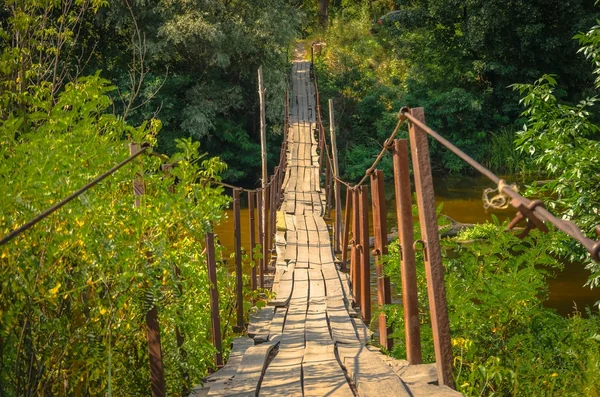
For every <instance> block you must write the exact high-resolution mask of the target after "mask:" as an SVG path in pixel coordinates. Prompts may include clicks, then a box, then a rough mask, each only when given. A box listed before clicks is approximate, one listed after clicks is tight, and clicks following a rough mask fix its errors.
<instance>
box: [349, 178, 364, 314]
mask: <svg viewBox="0 0 600 397" xmlns="http://www.w3.org/2000/svg"><path fill="white" fill-rule="evenodd" d="M351 193H352V208H353V211H352V240H353V241H354V244H352V252H351V256H350V260H351V263H350V276H351V278H350V279H351V280H352V292H353V293H354V302H355V303H356V304H357V305H360V302H361V299H360V298H361V296H360V294H361V286H360V285H361V281H362V277H361V276H360V244H361V239H360V210H359V205H358V189H357V188H354V189H352V191H351Z"/></svg>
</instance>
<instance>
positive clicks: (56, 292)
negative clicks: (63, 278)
mask: <svg viewBox="0 0 600 397" xmlns="http://www.w3.org/2000/svg"><path fill="white" fill-rule="evenodd" d="M60 286H61V284H60V283H58V284H56V287H54V288H52V289H51V290H50V291H49V292H50V294H51V295H52V296H56V294H58V290H59V289H60Z"/></svg>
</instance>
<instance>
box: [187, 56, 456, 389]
mask: <svg viewBox="0 0 600 397" xmlns="http://www.w3.org/2000/svg"><path fill="white" fill-rule="evenodd" d="M310 66H311V65H310V63H309V62H303V61H296V62H294V64H293V68H292V90H293V92H292V95H291V96H290V102H291V104H290V129H289V133H288V153H287V156H288V167H287V170H286V175H285V178H284V183H283V186H282V189H283V192H282V194H283V195H284V197H285V200H284V201H283V203H282V206H281V208H280V209H279V212H278V214H277V219H278V221H277V228H276V230H277V231H276V238H275V241H276V242H277V243H276V250H277V258H278V259H277V264H276V267H275V277H274V285H273V291H274V292H275V293H276V298H275V299H273V300H272V301H271V302H269V305H268V306H267V307H266V308H263V309H262V310H261V311H259V312H258V313H256V314H254V315H252V316H251V324H250V326H249V327H248V334H249V336H250V337H253V338H254V345H251V346H249V345H248V343H247V339H243V338H240V339H236V342H235V343H234V351H233V353H232V355H231V357H230V360H229V362H228V363H227V365H226V366H225V367H224V368H223V369H221V370H220V371H218V372H217V373H215V374H213V375H212V376H211V377H210V378H209V379H207V383H206V385H205V387H204V388H203V389H201V388H198V389H195V391H194V392H193V393H192V395H210V396H213V395H214V396H217V395H219V396H315V397H316V396H356V395H358V396H416V397H418V396H421V395H422V396H424V395H427V396H434V395H439V396H460V394H459V393H456V392H454V391H452V390H450V389H448V388H446V387H443V388H442V387H437V386H432V385H429V384H428V382H431V381H432V379H431V377H430V376H429V374H430V372H431V371H430V367H426V366H423V367H424V369H423V371H425V372H426V373H427V374H428V376H423V377H421V378H419V376H418V374H419V373H420V372H419V371H420V369H419V368H417V367H420V366H409V367H411V368H413V369H414V370H412V371H409V372H408V373H410V374H411V377H410V381H403V379H402V378H401V376H400V375H398V374H399V373H404V372H406V371H404V372H402V371H403V368H405V367H407V366H408V363H406V362H403V361H398V360H394V359H391V358H388V357H385V356H383V355H381V354H380V353H379V352H377V351H376V349H373V348H367V343H368V342H369V339H370V335H369V332H368V331H367V328H366V327H365V324H364V323H363V322H362V320H360V319H356V318H352V317H351V316H350V314H349V310H352V308H351V307H350V306H349V305H350V302H351V301H352V299H351V297H350V296H349V294H350V293H351V291H349V287H348V282H347V277H346V275H345V274H340V272H338V270H337V269H336V267H335V263H334V259H335V258H334V255H333V250H332V246H331V239H330V236H329V231H328V229H327V225H326V224H325V221H324V220H323V208H324V205H323V202H322V198H323V197H324V195H323V194H322V193H323V192H322V188H321V181H320V177H321V176H320V175H319V169H320V167H319V163H318V161H319V156H318V155H317V146H318V144H317V139H316V137H315V134H316V128H317V125H316V119H315V115H316V104H315V91H314V85H313V82H312V81H311V77H310ZM352 311H353V310H352ZM425 367H426V368H425ZM221 373H222V374H221ZM433 381H435V379H433ZM420 390H424V391H425V392H424V393H420V392H419V391H420Z"/></svg>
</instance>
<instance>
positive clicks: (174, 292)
mask: <svg viewBox="0 0 600 397" xmlns="http://www.w3.org/2000/svg"><path fill="white" fill-rule="evenodd" d="M159 3H161V4H158V5H156V7H153V8H152V9H149V8H144V7H142V6H143V5H145V2H139V4H137V3H135V4H134V3H132V2H129V1H125V2H124V3H122V4H121V3H119V4H116V3H111V4H110V6H111V8H107V7H108V6H109V4H108V3H106V2H104V1H91V2H90V1H83V2H79V1H77V2H75V1H47V2H38V1H18V2H17V1H4V2H1V3H0V14H1V17H2V18H1V19H0V21H1V22H0V23H1V25H0V49H1V55H0V158H2V162H1V163H0V197H1V198H2V199H1V200H0V234H1V235H2V236H5V235H6V234H8V233H9V232H10V231H11V230H13V229H14V228H16V227H17V226H19V225H22V224H23V223H25V222H26V221H28V220H29V219H31V218H32V217H33V216H35V215H37V214H38V213H39V212H40V211H42V210H44V209H46V208H48V207H50V206H51V205H52V204H55V203H57V202H58V201H59V200H61V199H63V198H64V197H66V196H67V195H68V194H70V193H72V192H73V191H74V190H76V189H78V188H79V187H81V186H83V185H85V184H86V183H88V182H89V181H90V180H91V179H92V178H94V177H95V176H97V175H99V174H100V173H102V172H104V171H106V170H108V169H109V168H111V167H112V166H114V165H115V164H116V163H118V162H120V161H122V160H123V159H125V158H127V157H128V156H129V150H128V143H129V142H136V143H142V142H145V143H148V144H149V145H150V146H151V147H153V148H154V149H156V147H157V146H158V147H159V148H164V147H165V146H168V147H169V152H170V154H172V155H171V156H167V158H166V160H165V158H164V156H163V157H161V158H159V157H154V156H142V157H140V160H139V161H137V160H136V161H134V162H133V163H132V164H130V165H128V166H126V167H125V168H123V169H122V170H120V171H119V172H117V173H116V174H115V175H113V176H112V177H110V178H108V179H107V180H105V181H104V182H102V183H101V184H100V185H98V186H96V187H95V188H93V189H92V190H89V191H88V192H86V193H84V194H83V195H81V196H80V197H79V199H77V200H75V201H74V202H71V203H69V204H68V205H67V206H66V207H64V208H62V209H61V210H60V211H58V212H57V213H56V214H54V215H52V216H50V217H49V218H48V219H46V220H44V221H43V222H41V223H39V224H37V225H36V226H35V227H33V228H32V229H30V230H28V231H27V232H25V233H23V234H21V235H20V236H18V237H17V238H15V239H14V240H12V241H11V242H9V243H8V244H5V245H3V246H2V247H0V285H1V287H0V395H2V396H17V395H18V396H23V395H28V396H31V395H57V396H67V395H112V394H113V393H114V394H115V395H117V394H118V395H132V396H141V395H149V394H150V393H151V392H150V375H149V360H148V353H147V342H146V321H145V318H146V314H147V313H148V311H149V310H150V309H151V308H153V307H155V308H157V310H158V321H159V324H160V330H161V342H162V352H163V361H164V364H165V371H166V372H165V376H166V384H167V387H168V389H167V393H168V394H169V395H174V394H180V393H181V392H182V391H183V390H186V389H187V390H189V389H190V388H191V387H193V386H195V385H196V384H198V383H199V382H200V379H201V377H202V376H204V375H205V374H206V372H207V370H208V369H209V368H211V367H212V366H213V365H214V362H213V354H214V347H213V346H212V343H211V327H210V311H209V310H206V308H207V307H209V302H208V299H209V295H208V290H209V282H208V278H207V270H206V251H205V248H206V247H205V243H204V238H205V233H206V232H208V231H211V230H212V227H213V226H212V225H213V224H214V223H216V222H219V221H220V220H221V218H222V217H223V216H224V212H223V209H224V207H225V206H226V205H227V203H228V202H229V199H228V198H227V197H226V196H225V195H223V190H222V188H220V187H216V186H215V185H213V184H211V183H209V181H217V182H218V181H219V180H220V179H221V177H222V176H223V175H224V174H225V173H226V171H227V170H228V168H227V165H226V164H225V163H224V162H223V160H222V159H220V158H218V157H211V156H210V155H209V154H207V153H204V152H203V151H201V149H200V143H199V142H198V140H197V139H198V138H200V137H201V136H202V134H204V135H209V133H210V132H211V131H214V128H217V125H222V122H221V121H220V120H223V117H228V116H229V112H233V111H234V110H235V111H240V110H242V109H243V108H244V107H243V106H242V104H244V105H245V104H246V102H245V101H244V99H243V95H245V94H246V92H247V91H245V90H244V89H243V88H241V87H237V86H235V84H233V83H230V84H229V85H228V84H227V83H225V81H226V79H224V80H219V75H220V74H221V73H220V72H222V73H223V74H222V75H226V73H225V71H226V70H229V73H232V74H234V75H235V78H234V77H232V78H231V79H230V80H231V81H238V80H236V79H238V78H239V79H240V80H239V81H241V80H242V79H243V81H246V82H247V84H248V86H251V85H252V82H251V81H250V78H249V77H247V76H244V75H238V74H236V73H241V72H240V71H239V70H238V71H237V72H235V71H234V69H233V68H234V67H233V66H231V67H230V66H229V65H236V66H235V67H239V66H240V65H241V63H240V62H239V61H235V62H233V59H234V57H242V58H245V57H248V55H249V54H250V53H252V54H255V55H256V54H260V56H261V57H265V58H264V59H263V60H269V59H271V58H269V57H273V60H272V61H273V64H271V65H270V66H271V67H272V69H269V70H271V71H277V68H278V64H277V62H276V60H277V59H279V58H280V57H279V55H278V54H277V53H276V51H280V49H278V48H279V47H278V41H277V39H281V38H282V37H286V36H269V37H266V36H262V35H263V33H264V30H263V29H261V28H260V27H259V26H251V27H249V26H246V25H243V24H241V22H240V19H243V18H250V17H251V16H252V15H254V17H255V18H258V19H260V18H262V17H263V16H267V14H268V16H269V17H271V16H272V17H273V18H277V14H278V13H283V12H287V11H286V9H285V8H279V9H278V8H277V7H272V8H273V9H275V12H274V10H272V9H271V7H270V6H272V5H273V4H263V3H261V5H264V7H247V8H243V7H241V6H242V5H243V4H231V3H228V4H227V5H228V6H229V7H231V8H226V5H225V4H223V5H217V4H212V3H211V4H209V3H206V4H204V3H202V4H203V6H204V7H205V8H206V7H207V8H206V9H205V11H206V12H200V11H199V10H200V9H198V8H194V7H192V6H193V5H192V4H190V3H189V2H159ZM176 3H177V4H176ZM120 4H121V5H122V6H123V7H124V8H119V7H121V5H120ZM167 6H168V7H167ZM211 7H213V8H211ZM235 7H238V8H237V9H236V8H235ZM266 7H269V8H268V9H267V8H266ZM167 11H168V12H167ZM209 11H210V12H212V14H210V13H209ZM267 11H268V12H267ZM146 12H150V13H151V14H152V15H153V16H154V17H158V16H161V18H167V20H166V21H165V20H163V19H161V20H160V21H161V24H162V25H160V29H159V26H158V25H155V27H156V28H157V29H156V31H154V34H155V36H152V37H154V38H156V39H157V41H154V42H151V40H150V38H151V35H150V34H148V35H146V33H145V31H143V30H140V25H141V24H142V22H141V20H142V19H143V16H148V15H147V14H146ZM227 12H229V14H227ZM235 12H239V13H240V15H239V16H238V17H237V18H238V19H237V21H238V22H239V23H237V25H236V24H235V23H233V24H232V23H230V22H228V23H219V24H218V25H219V26H220V27H221V28H222V29H221V30H218V29H216V28H217V27H218V26H212V27H211V25H210V24H208V23H204V24H203V23H200V22H201V21H202V20H205V19H210V18H209V16H213V23H216V22H217V21H220V19H219V18H221V16H219V17H218V18H217V14H219V13H224V14H223V15H229V16H230V17H231V18H232V19H235V18H234V16H235V15H237V14H235ZM119 13H120V14H119ZM244 13H245V14H244ZM142 14H144V15H143V16H142ZM219 15H221V14H219ZM117 16H120V18H122V20H120V22H117V21H116V20H115V19H116V18H117ZM132 17H136V18H135V19H133V18H132ZM111 18H112V19H111ZM286 21H288V22H289V19H288V20H286ZM157 22H158V21H157ZM178 22H179V23H180V24H178ZM284 22H285V21H284ZM138 23H139V24H138ZM109 25H110V34H109ZM102 26H104V27H105V30H104V31H103V30H102V29H101V27H102ZM169 26H170V27H171V30H172V31H171V33H170V34H169V32H168V30H169ZM234 26H237V27H238V29H258V30H254V31H252V32H249V31H247V32H244V31H243V30H241V31H237V32H236V31H232V29H233V27H234ZM134 28H137V29H134ZM145 28H148V26H147V25H146V26H145ZM159 31H161V32H163V33H159ZM201 31H202V32H204V33H202V34H199V32H201ZM186 33H187V34H188V35H189V36H188V37H183V38H181V42H185V43H186V44H190V45H191V44H192V43H190V40H191V39H193V38H196V39H198V38H205V37H210V38H212V40H213V42H212V43H213V45H214V46H216V47H219V48H220V47H222V49H223V51H227V50H229V51H231V52H230V53H229V57H227V56H226V55H227V54H223V53H219V52H215V51H211V50H210V49H209V48H207V46H204V47H202V51H206V52H202V53H186V52H185V51H186V48H184V47H183V45H182V44H181V43H180V42H177V40H175V38H173V36H174V35H176V34H178V35H185V34H186ZM208 33H210V35H209V36H206V34H208ZM250 33H254V36H252V35H251V34H250ZM130 34H132V35H133V41H132V40H131V36H130ZM161 35H164V36H161ZM242 36H243V37H242ZM234 39H235V40H238V42H237V44H236V42H235V40H234ZM228 40H229V41H230V43H231V44H232V47H229V46H227V45H226V43H227V41H228ZM241 41H243V42H244V43H245V44H250V43H252V44H253V46H249V45H246V46H240V42H241ZM196 44H198V43H196ZM263 47H264V48H263ZM190 48H191V47H189V48H187V50H189V49H190ZM194 48H195V49H199V48H200V46H199V45H196V47H194ZM127 49H132V50H133V51H134V54H135V55H134V57H133V59H131V58H129V57H130V56H129V55H127V54H128V53H127V52H126V50H127ZM151 49H152V50H151ZM111 50H114V52H111ZM122 50H125V51H122ZM159 50H160V51H159ZM161 51H162V52H161ZM166 52H169V54H170V57H169V58H168V59H167V57H166V55H165V54H166ZM207 54H211V56H215V57H216V58H214V59H211V60H209V59H206V58H203V62H200V61H194V62H193V63H191V60H192V59H195V57H196V56H203V57H204V56H206V55H207ZM161 57H162V59H161ZM150 60H152V61H150ZM163 60H164V61H165V65H163V66H165V68H166V66H167V65H166V63H170V64H176V65H180V66H181V65H183V64H186V63H187V64H188V66H189V68H190V69H189V71H188V72H189V73H188V75H185V76H182V74H180V71H181V70H179V71H177V69H175V68H171V69H170V73H173V74H170V75H169V76H170V78H169V79H167V81H168V82H169V84H167V83H164V85H163V86H162V88H163V89H165V91H156V89H157V86H158V85H161V84H163V81H162V77H161V78H158V77H156V76H154V75H152V73H151V72H150V70H151V66H149V65H151V64H152V62H154V66H156V65H158V64H159V63H160V62H162V61H163ZM255 61H256V62H258V61H259V59H258V58H256V59H255ZM232 62H233V63H232ZM245 66H248V67H249V68H253V67H254V66H255V65H254V64H250V63H248V64H244V67H245ZM196 67H198V68H200V67H202V68H203V69H196ZM97 69H104V71H96V70H97ZM248 70H250V69H248ZM201 71H203V72H204V73H209V74H210V75H209V76H208V77H207V76H205V75H203V74H202V73H201ZM119 73H120V76H119V77H120V78H116V77H115V76H116V75H118V74H119ZM196 73H197V74H196ZM281 73H283V72H281ZM281 73H280V74H279V78H278V77H277V76H278V75H276V74H274V73H273V74H271V77H270V79H271V80H270V83H269V87H270V88H272V91H271V95H272V96H271V97H270V100H271V101H275V99H274V98H276V96H277V89H276V87H282V84H283V83H282V81H281V80H282V78H281ZM102 76H104V77H111V78H113V79H114V80H113V82H116V83H117V84H116V85H113V84H111V82H110V81H108V80H106V79H105V78H103V77H102ZM194 76H196V77H194ZM205 78H206V79H207V80H203V79H205ZM278 79H279V80H278ZM182 81H184V82H185V84H183V85H177V84H182ZM208 82H210V84H216V85H217V86H219V87H221V88H222V89H224V90H223V91H217V90H216V88H214V87H213V88H214V89H215V93H214V95H212V96H208V95H207V94H206V95H205V94H202V93H203V92H206V90H208V91H211V90H212V89H213V88H210V89H208V88H207V84H208ZM186 91H187V92H188V93H187V95H185V92H186ZM253 91H254V87H253ZM158 92H162V96H159V94H158ZM190 92H191V93H194V95H192V94H190ZM168 93H170V95H171V96H169V95H168ZM203 95H204V96H203ZM186 98H188V99H186ZM175 99H177V101H179V102H176V101H175ZM217 99H218V101H220V102H218V101H217ZM186 100H189V101H190V102H189V103H188V106H187V107H186V106H182V103H183V102H185V101H186ZM153 101H155V102H153ZM169 101H171V102H169ZM202 101H204V102H202ZM214 101H217V103H215V102H214ZM223 101H225V102H227V104H228V105H231V106H230V107H225V106H224V105H223ZM201 103H204V105H200V104H201ZM157 104H159V105H160V106H162V107H163V108H165V109H169V108H170V107H171V106H175V107H177V108H173V107H171V111H173V112H175V111H176V110H177V111H180V110H182V109H183V111H184V114H187V115H189V117H190V118H191V119H193V120H196V121H198V120H200V121H202V120H204V122H205V124H204V127H203V128H204V129H202V128H201V126H200V125H195V124H194V122H195V121H193V120H192V121H188V124H189V125H190V127H189V128H190V129H189V130H188V131H187V132H186V133H184V134H180V135H176V134H175V135H173V134H171V135H170V138H169V139H166V140H165V138H164V137H163V136H164V135H165V133H166V135H167V136H169V131H171V132H172V131H174V130H176V129H179V128H181V125H182V124H184V123H183V121H179V122H178V123H177V127H175V126H174V125H173V120H172V119H169V117H166V119H165V123H161V121H160V120H159V119H158V118H157V117H156V116H157V114H154V113H152V112H154V110H156V108H153V110H152V112H149V111H148V109H150V108H152V107H153V106H155V105H157ZM209 105H210V106H209ZM160 106H159V107H160ZM192 106H200V108H201V109H200V110H198V111H194V110H193V109H192V108H190V107H192ZM249 106H250V107H251V106H252V105H249ZM276 111H277V108H276V107H275V106H273V107H272V108H271V118H272V119H276V116H275V113H276ZM207 112H208V113H207ZM165 113H166V114H165V116H167V115H168V112H165ZM277 117H280V116H277ZM194 118H195V119H194ZM211 119H212V120H214V122H215V123H217V124H215V125H212V126H211V125H208V124H207V123H209V122H212V121H210V120H211ZM240 120H245V118H244V117H241V116H240ZM200 121H198V122H199V123H200ZM231 123H233V124H232V125H233V126H234V127H232V128H231V129H229V130H227V129H224V130H221V132H224V134H221V135H219V136H220V137H226V136H228V135H227V134H233V133H234V132H235V131H237V132H235V133H238V134H241V135H240V136H241V137H242V138H243V137H245V136H247V131H246V130H244V126H243V125H241V124H236V122H235V121H234V120H232V121H231ZM200 124H201V123H200ZM190 131H194V133H192V132H190ZM202 131H204V132H202ZM178 136H179V137H181V139H174V138H177V137H178ZM190 136H192V137H194V138H196V140H195V141H193V140H192V139H190ZM242 138H240V139H237V140H236V142H239V143H241V144H244V139H242ZM159 141H160V143H159ZM167 143H168V144H167ZM163 161H165V162H167V163H169V164H174V167H173V168H172V169H171V170H170V171H169V172H167V173H165V172H163V171H162V169H161V166H162V164H163ZM234 171H235V170H234ZM230 175H231V174H230ZM137 176H141V177H142V178H143V180H144V183H145V193H144V195H143V196H142V198H141V206H139V207H135V208H134V206H133V201H134V198H133V189H132V181H133V179H134V178H136V177H137ZM221 251H222V250H221V247H220V246H217V253H216V257H217V260H218V261H219V264H218V288H219V296H220V302H221V306H220V308H221V322H222V324H221V327H222V332H223V336H224V338H225V341H224V346H228V345H229V344H228V341H230V340H231V338H232V336H233V331H232V327H233V324H234V321H235V319H234V316H235V310H234V306H235V299H234V291H235V285H234V280H235V279H234V278H232V277H231V275H230V274H229V273H228V270H227V268H226V267H225V266H224V264H223V259H222V254H221ZM247 284H248V283H246V285H247ZM258 293H259V292H258V291H254V292H252V291H245V296H244V301H245V302H247V304H246V307H245V311H246V314H247V310H248V309H249V306H250V302H253V301H257V300H258V299H259V296H258ZM259 303H260V302H259ZM179 336H182V337H183V344H180V342H181V340H178V337H179Z"/></svg>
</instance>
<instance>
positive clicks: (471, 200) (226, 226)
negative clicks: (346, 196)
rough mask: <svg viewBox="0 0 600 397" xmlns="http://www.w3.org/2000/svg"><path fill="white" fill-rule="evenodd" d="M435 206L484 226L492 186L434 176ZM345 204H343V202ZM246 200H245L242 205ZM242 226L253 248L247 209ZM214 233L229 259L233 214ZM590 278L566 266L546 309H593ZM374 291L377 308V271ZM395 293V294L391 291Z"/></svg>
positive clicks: (391, 222)
mask: <svg viewBox="0 0 600 397" xmlns="http://www.w3.org/2000/svg"><path fill="white" fill-rule="evenodd" d="M434 184H435V193H436V203H437V204H438V205H439V204H440V203H443V209H442V213H443V214H445V215H448V216H450V217H451V218H453V219H455V220H456V221H458V222H461V223H485V222H486V221H491V219H492V217H491V213H486V211H485V209H484V208H483V205H482V200H481V195H482V191H483V189H485V188H488V187H492V184H491V183H490V182H488V181H487V179H483V178H466V177H461V178H460V179H453V178H445V177H443V176H437V177H436V176H434ZM387 187H389V188H390V190H389V191H387V192H386V198H389V200H388V201H387V210H388V215H387V218H388V225H387V226H388V229H390V228H392V227H395V226H396V219H395V218H396V213H395V209H394V208H395V207H394V205H395V203H394V200H393V192H392V190H391V188H392V184H391V183H388V184H387ZM342 202H344V201H343V200H342ZM243 204H244V201H242V205H243ZM494 214H495V215H496V216H497V217H498V218H499V219H500V220H501V221H503V220H504V219H506V218H511V217H512V216H514V214H515V210H514V209H507V210H505V211H494ZM241 226H242V247H244V248H245V249H246V250H247V249H248V247H250V237H249V233H248V231H249V220H248V209H247V208H242V210H241ZM215 233H216V234H217V235H218V238H219V240H220V241H221V244H223V245H224V246H225V248H226V249H227V252H226V254H225V255H226V257H227V256H228V255H229V254H230V253H232V252H233V211H232V210H231V209H229V210H227V219H226V220H224V221H223V222H222V223H221V224H220V225H218V226H217V227H216V228H215ZM589 275H590V272H589V271H588V270H586V269H585V268H584V267H583V266H582V265H578V264H571V265H566V266H565V269H564V270H563V271H561V272H558V273H557V274H556V276H555V277H554V278H550V279H549V280H548V287H549V292H550V297H549V299H548V300H547V301H546V302H545V305H546V306H547V307H551V308H555V309H556V310H557V311H558V312H559V313H561V314H562V315H568V314H569V313H572V312H573V308H574V306H575V305H576V306H577V308H578V310H579V311H582V312H583V308H584V307H585V306H592V305H593V304H594V303H595V302H596V301H598V300H600V290H599V289H594V290H592V289H590V288H589V287H585V286H584V284H585V282H586V280H587V278H588V276H589ZM371 276H372V280H371V291H372V294H373V296H372V299H373V307H374V308H375V307H376V306H377V297H376V289H375V286H376V283H375V271H374V269H373V270H372V271H371ZM392 294H393V295H394V294H395V291H394V290H393V289H392ZM395 295H396V296H395V297H393V300H394V301H396V302H397V301H398V299H399V297H398V296H397V294H395Z"/></svg>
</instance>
